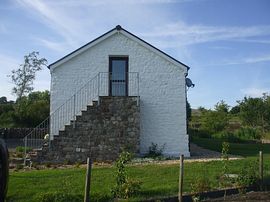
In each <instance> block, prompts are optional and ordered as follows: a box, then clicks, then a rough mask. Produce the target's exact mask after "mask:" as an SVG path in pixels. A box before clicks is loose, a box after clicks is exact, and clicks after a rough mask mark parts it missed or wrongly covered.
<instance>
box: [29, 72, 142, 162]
mask: <svg viewBox="0 0 270 202" xmlns="http://www.w3.org/2000/svg"><path fill="white" fill-rule="evenodd" d="M126 78H127V80H126V82H127V85H126V86H127V90H126V92H128V94H126V95H125V96H137V99H139V73H138V72H127V75H126ZM113 81H114V82H118V83H117V84H118V86H119V87H117V85H115V86H116V88H114V91H116V92H117V91H119V92H120V91H121V90H122V87H123V86H121V85H120V84H121V81H120V80H118V81H116V80H113ZM111 85H112V75H111V73H110V72H99V73H98V74H97V75H96V76H94V77H93V78H92V79H90V80H89V81H88V82H86V83H85V84H84V85H83V86H82V87H81V88H80V89H79V90H78V91H76V92H75V93H74V94H73V95H72V96H71V97H70V98H69V99H68V100H67V101H66V102H65V103H63V104H62V105H61V106H60V107H58V108H57V109H56V110H55V111H54V112H52V113H51V114H50V116H49V117H47V118H46V119H45V120H44V121H43V122H42V123H40V124H39V125H38V126H36V127H35V128H34V129H33V130H32V131H31V132H30V133H29V134H28V135H26V136H25V137H24V164H26V161H27V159H29V155H31V153H34V152H33V151H35V150H41V149H42V148H43V147H49V148H50V142H51V141H53V139H54V136H55V135H59V131H61V130H64V129H65V126H66V125H70V124H71V123H75V119H76V116H77V115H80V114H81V111H82V110H86V108H87V106H88V105H92V103H93V101H98V102H99V96H111V90H110V88H109V86H111Z"/></svg>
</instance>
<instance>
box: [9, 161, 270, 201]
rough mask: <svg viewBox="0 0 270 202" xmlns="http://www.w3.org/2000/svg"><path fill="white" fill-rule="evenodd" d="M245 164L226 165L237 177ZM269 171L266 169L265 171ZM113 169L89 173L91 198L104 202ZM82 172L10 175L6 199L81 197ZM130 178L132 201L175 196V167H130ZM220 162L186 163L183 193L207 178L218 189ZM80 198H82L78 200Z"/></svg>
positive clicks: (112, 177)
mask: <svg viewBox="0 0 270 202" xmlns="http://www.w3.org/2000/svg"><path fill="white" fill-rule="evenodd" d="M246 162H247V160H237V161H230V162H229V170H230V173H238V172H239V170H240V169H241V167H242V166H243V165H244V164H245V163H246ZM268 167H269V166H268ZM268 170H269V169H268ZM114 171H115V170H114V169H113V168H94V169H93V172H92V184H91V198H92V199H93V200H94V201H102V199H103V201H107V200H108V198H112V195H111V193H110V190H111V188H112V187H113V185H114ZM85 172H86V170H85V169H82V168H76V169H75V168H73V169H54V170H39V171H30V172H12V173H11V174H10V181H9V191H8V197H9V200H10V201H22V202H24V201H25V202H26V201H29V202H31V201H35V197H36V196H37V195H40V194H41V193H46V192H55V191H57V192H65V193H70V194H79V195H81V196H83V191H84V180H85ZM128 172H129V174H130V175H131V177H133V178H136V179H139V180H141V181H142V191H141V192H140V194H138V195H137V196H135V197H134V198H133V200H135V201H140V200H142V199H146V198H151V197H164V196H171V195H176V194H177V191H178V173H179V166H178V165H144V166H130V167H128ZM221 172H222V162H218V161H213V162H207V163H186V164H185V169H184V191H185V192H190V191H191V187H190V185H191V183H192V182H194V181H196V180H197V179H198V178H199V177H201V176H209V178H210V181H211V187H212V188H213V189H214V188H218V187H219V180H218V176H220V173H221ZM82 198H83V197H82Z"/></svg>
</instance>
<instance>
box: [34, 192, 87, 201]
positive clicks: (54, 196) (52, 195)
mask: <svg viewBox="0 0 270 202" xmlns="http://www.w3.org/2000/svg"><path fill="white" fill-rule="evenodd" d="M34 201H39V202H66V201H70V202H81V201H83V196H82V195H78V194H69V193H63V192H49V193H40V194H37V195H36V196H35V200H34Z"/></svg>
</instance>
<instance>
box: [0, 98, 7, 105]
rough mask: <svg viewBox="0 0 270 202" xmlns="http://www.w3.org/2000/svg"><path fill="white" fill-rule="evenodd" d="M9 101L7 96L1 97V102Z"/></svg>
mask: <svg viewBox="0 0 270 202" xmlns="http://www.w3.org/2000/svg"><path fill="white" fill-rule="evenodd" d="M6 103H7V97H5V96H3V97H0V104H6Z"/></svg>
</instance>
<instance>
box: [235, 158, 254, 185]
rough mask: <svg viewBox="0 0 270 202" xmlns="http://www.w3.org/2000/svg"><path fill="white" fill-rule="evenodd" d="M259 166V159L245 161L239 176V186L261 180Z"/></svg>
mask: <svg viewBox="0 0 270 202" xmlns="http://www.w3.org/2000/svg"><path fill="white" fill-rule="evenodd" d="M258 167H259V165H258V161H256V162H254V161H253V162H249V163H245V165H244V166H243V167H242V169H241V170H240V172H239V175H238V178H237V184H238V186H241V187H247V186H252V185H255V184H257V183H258V180H259V175H258V172H257V170H258Z"/></svg>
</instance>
